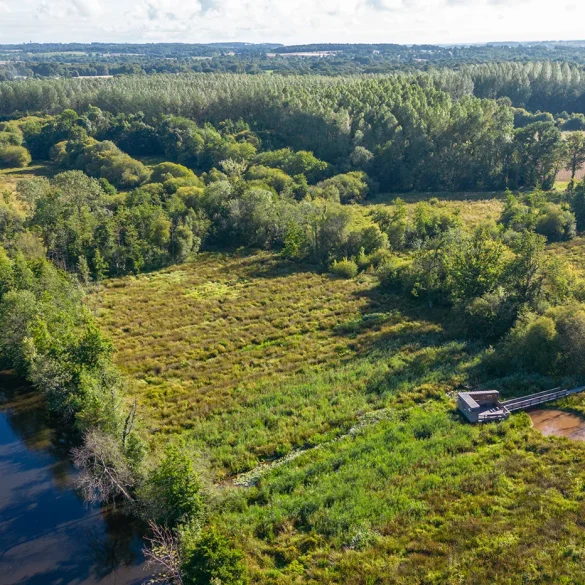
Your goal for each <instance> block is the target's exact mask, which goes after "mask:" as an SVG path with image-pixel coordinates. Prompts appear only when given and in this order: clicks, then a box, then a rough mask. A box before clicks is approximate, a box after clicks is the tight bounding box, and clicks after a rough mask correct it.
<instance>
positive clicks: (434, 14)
mask: <svg viewBox="0 0 585 585" xmlns="http://www.w3.org/2000/svg"><path fill="white" fill-rule="evenodd" d="M583 22H585V2H583V0H580V1H579V0H558V1H556V2H552V1H551V0H0V43H15V42H27V41H34V42H71V41H81V42H90V41H118V42H159V41H173V42H213V41H229V40H232V41H248V42H262V41H270V42H282V43H286V44H291V43H308V42H366V43H367V42H395V43H416V44H420V43H466V42H484V41H504V40H524V41H526V40H558V39H580V38H584V37H585V32H583Z"/></svg>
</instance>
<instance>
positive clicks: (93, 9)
mask: <svg viewBox="0 0 585 585" xmlns="http://www.w3.org/2000/svg"><path fill="white" fill-rule="evenodd" d="M71 8H72V9H73V11H74V12H76V13H77V14H79V16H82V17H84V18H92V17H95V16H98V15H99V14H101V13H102V7H101V5H100V3H99V0H71Z"/></svg>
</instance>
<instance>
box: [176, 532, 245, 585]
mask: <svg viewBox="0 0 585 585" xmlns="http://www.w3.org/2000/svg"><path fill="white" fill-rule="evenodd" d="M186 557H187V558H186V560H185V562H184V564H183V580H184V583H185V585H214V584H216V583H221V584H222V585H245V584H246V583H247V582H248V579H247V577H246V570H245V566H244V563H243V557H244V555H243V554H242V553H241V552H240V551H239V550H237V549H235V548H234V547H233V544H232V543H231V542H230V541H229V540H228V539H227V538H226V537H225V536H223V535H222V534H220V533H219V532H218V531H217V530H216V529H215V528H207V529H205V530H204V531H203V532H202V534H201V536H200V537H199V538H198V539H197V540H196V541H195V543H194V545H193V547H192V548H191V550H189V551H188V553H187V555H186Z"/></svg>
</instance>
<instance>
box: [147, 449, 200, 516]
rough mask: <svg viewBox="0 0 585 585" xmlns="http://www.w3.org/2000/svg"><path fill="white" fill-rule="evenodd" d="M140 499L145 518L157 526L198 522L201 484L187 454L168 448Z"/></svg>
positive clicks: (181, 450)
mask: <svg viewBox="0 0 585 585" xmlns="http://www.w3.org/2000/svg"><path fill="white" fill-rule="evenodd" d="M141 496H142V499H143V501H144V502H145V503H146V506H147V508H148V512H149V517H150V518H152V519H154V520H155V521H156V522H157V523H160V524H164V525H165V526H169V527H172V526H176V525H177V524H179V523H181V522H190V521H193V520H197V519H199V518H200V517H201V515H202V513H203V498H202V496H201V483H200V481H199V477H198V475H197V471H196V470H195V467H194V465H193V462H192V460H191V457H190V456H189V453H187V451H186V450H185V449H184V448H179V447H177V446H175V445H169V446H168V447H167V449H166V451H165V455H164V457H163V459H162V461H161V462H160V463H159V464H158V466H157V467H156V468H155V469H154V470H153V472H152V473H151V474H150V476H149V478H148V479H147V482H146V485H145V486H144V488H143V490H142V494H141Z"/></svg>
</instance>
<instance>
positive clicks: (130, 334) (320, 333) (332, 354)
mask: <svg viewBox="0 0 585 585" xmlns="http://www.w3.org/2000/svg"><path fill="white" fill-rule="evenodd" d="M101 297H102V308H101V309H100V312H99V313H100V317H99V318H100V323H101V325H102V327H103V328H104V329H105V330H106V332H107V333H109V335H110V336H111V337H112V339H113V341H114V345H115V347H116V348H117V350H118V353H117V355H116V361H117V363H118V364H119V365H120V366H121V367H122V369H123V370H124V372H126V373H127V374H128V376H129V377H130V378H131V379H132V380H133V385H132V386H133V392H134V393H135V395H136V396H137V398H138V400H139V404H140V406H141V409H142V412H143V419H144V420H145V421H147V424H148V426H149V429H150V431H151V432H152V433H153V434H154V435H155V441H156V440H162V439H161V435H164V434H167V433H185V434H186V435H187V436H188V437H189V438H191V439H192V440H193V441H194V442H195V443H196V445H197V446H198V447H200V449H201V450H202V451H203V452H204V453H205V454H206V456H207V457H208V458H209V459H210V462H211V465H212V467H213V469H214V470H215V472H216V474H217V475H220V476H221V475H223V474H226V473H228V474H232V473H236V472H241V471H245V470H247V469H250V468H251V467H253V466H254V465H256V464H257V463H258V462H259V461H262V460H265V459H269V458H271V457H275V456H279V455H283V454H285V453H288V452H289V451H290V450H291V449H293V448H296V447H301V446H304V445H313V444H317V443H320V442H322V441H324V440H327V439H330V438H332V437H335V436H337V435H340V434H343V433H344V432H346V431H347V429H349V428H350V427H351V426H352V425H353V424H355V422H356V420H357V418H358V417H359V416H360V415H361V414H363V413H365V412H368V411H371V410H375V409H379V408H384V407H387V406H389V405H393V404H402V403H407V404H412V403H415V402H418V401H423V400H426V399H427V398H428V397H429V396H435V397H441V396H443V395H444V394H445V393H446V392H447V391H449V390H452V389H453V388H455V387H457V386H458V385H460V384H461V383H463V382H464V381H466V380H467V370H468V368H469V367H470V364H471V363H472V362H473V359H474V356H475V353H476V352H477V351H478V348H473V347H470V346H468V344H466V343H464V342H461V341H458V340H456V339H454V338H453V337H452V336H451V335H449V333H448V332H446V331H445V330H444V328H443V327H442V326H441V325H440V324H439V323H437V322H436V321H433V320H431V319H430V318H429V316H428V315H426V314H425V312H424V311H422V312H421V309H418V308H416V307H415V306H414V305H411V304H410V303H409V302H408V301H405V300H404V299H399V298H397V297H392V296H384V295H383V294H382V293H381V292H380V291H379V289H378V288H377V287H376V282H375V279H374V278H373V277H370V276H367V275H366V276H362V277H358V278H357V279H354V280H343V279H338V278H336V277H333V276H331V275H328V274H319V273H316V272H314V270H312V269H310V268H309V267H304V268H303V267H298V266H295V265H293V264H288V263H286V262H284V263H283V262H282V260H280V259H279V258H278V257H277V256H276V255H273V254H269V253H259V254H255V255H233V256H227V255H222V254H204V255H201V256H200V257H199V258H198V259H197V261H196V262H194V263H192V264H187V265H182V266H177V267H173V268H170V269H167V270H163V271H161V272H158V273H154V274H147V275H142V276H140V277H137V278H125V279H119V280H111V281H108V282H107V284H106V288H105V290H104V291H103V293H102V294H101Z"/></svg>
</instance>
